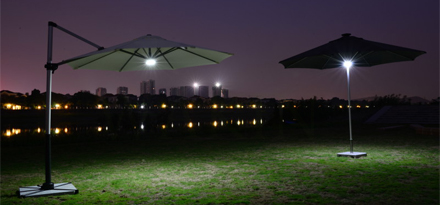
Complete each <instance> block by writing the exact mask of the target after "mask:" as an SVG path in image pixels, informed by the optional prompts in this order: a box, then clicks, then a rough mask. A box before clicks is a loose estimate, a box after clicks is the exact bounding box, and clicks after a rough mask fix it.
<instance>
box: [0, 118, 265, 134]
mask: <svg viewBox="0 0 440 205" xmlns="http://www.w3.org/2000/svg"><path fill="white" fill-rule="evenodd" d="M264 123H265V120H264V119H230V120H213V121H197V122H193V121H189V122H171V123H167V124H163V123H161V124H152V125H151V124H150V125H149V124H147V123H144V122H142V123H140V124H139V125H138V126H133V127H132V128H130V129H132V130H131V131H149V130H151V129H153V130H155V129H161V130H165V131H166V130H172V129H181V128H186V129H198V128H209V127H211V128H220V127H228V126H240V127H241V126H251V127H253V126H258V125H263V124H264ZM118 129H121V128H116V127H109V126H71V127H54V128H52V129H51V133H52V134H53V135H69V134H73V133H74V132H84V131H87V132H89V131H94V132H98V133H100V132H104V131H109V130H118ZM124 130H125V129H124ZM126 131H130V130H126ZM45 132H46V131H45V130H44V129H42V128H40V127H37V128H20V126H16V127H12V128H8V129H4V130H2V137H12V136H14V135H19V134H25V133H26V134H29V133H30V134H32V133H37V134H40V133H42V134H43V133H45Z"/></svg>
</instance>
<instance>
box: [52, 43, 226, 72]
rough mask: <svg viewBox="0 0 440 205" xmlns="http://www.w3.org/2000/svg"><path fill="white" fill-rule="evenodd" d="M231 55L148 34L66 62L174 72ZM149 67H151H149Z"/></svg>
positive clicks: (79, 66) (90, 66)
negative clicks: (174, 70) (173, 70)
mask: <svg viewBox="0 0 440 205" xmlns="http://www.w3.org/2000/svg"><path fill="white" fill-rule="evenodd" d="M231 55H232V54H231V53H226V52H221V51H216V50H211V49H207V48H202V47H196V46H193V45H188V44H184V43H178V42H174V41H168V40H166V39H164V38H161V37H159V36H153V35H150V34H148V35H145V36H142V37H139V38H136V39H134V40H132V41H128V42H125V43H121V44H119V45H115V46H112V47H108V48H105V49H102V50H99V51H95V52H91V53H87V54H84V55H81V56H78V57H75V58H72V59H68V60H65V61H62V62H61V64H64V63H67V64H69V65H70V66H72V67H73V68H74V69H95V70H114V71H134V70H148V69H153V70H170V69H178V68H185V67H193V66H201V65H210V64H218V63H220V62H221V61H222V60H224V59H226V58H228V57H230V56H231ZM146 65H147V66H146Z"/></svg>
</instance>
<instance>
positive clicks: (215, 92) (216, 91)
mask: <svg viewBox="0 0 440 205" xmlns="http://www.w3.org/2000/svg"><path fill="white" fill-rule="evenodd" d="M215 96H219V97H222V86H221V85H215V86H213V87H212V97H215Z"/></svg>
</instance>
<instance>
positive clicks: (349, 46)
mask: <svg viewBox="0 0 440 205" xmlns="http://www.w3.org/2000/svg"><path fill="white" fill-rule="evenodd" d="M424 53H426V52H424V51H419V50H414V49H409V48H404V47H399V46H393V45H389V44H384V43H378V42H374V41H367V40H364V39H362V38H358V37H354V36H351V34H349V33H346V34H342V37H341V38H339V39H336V40H334V41H330V42H329V43H327V44H324V45H322V46H319V47H316V48H314V49H311V50H309V51H306V52H304V53H300V54H298V55H296V56H293V57H290V58H288V59H285V60H282V61H280V62H279V63H281V64H283V65H284V68H316V69H327V68H337V67H341V66H342V65H343V66H344V67H346V68H347V88H348V89H347V90H348V119H349V120H348V121H349V130H350V152H342V153H338V154H337V156H350V157H361V156H367V153H366V152H353V136H352V128H351V127H352V126H351V111H350V110H351V103H350V67H351V66H356V67H370V66H374V65H380V64H385V63H392V62H399V61H412V60H414V59H415V58H416V57H417V56H420V55H422V54H424Z"/></svg>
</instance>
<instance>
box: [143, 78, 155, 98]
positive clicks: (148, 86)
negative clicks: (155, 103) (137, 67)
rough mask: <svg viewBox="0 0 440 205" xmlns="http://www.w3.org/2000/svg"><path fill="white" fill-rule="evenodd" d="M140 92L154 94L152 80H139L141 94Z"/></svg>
mask: <svg viewBox="0 0 440 205" xmlns="http://www.w3.org/2000/svg"><path fill="white" fill-rule="evenodd" d="M142 94H150V95H155V94H156V85H155V82H154V80H148V81H142V82H141V95H142Z"/></svg>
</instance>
